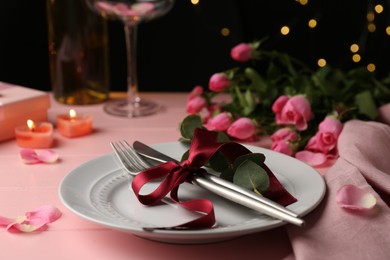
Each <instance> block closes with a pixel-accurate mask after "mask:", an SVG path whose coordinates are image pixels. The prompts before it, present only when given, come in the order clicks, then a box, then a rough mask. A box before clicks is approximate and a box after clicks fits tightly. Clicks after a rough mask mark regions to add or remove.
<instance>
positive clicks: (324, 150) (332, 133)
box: [295, 116, 343, 166]
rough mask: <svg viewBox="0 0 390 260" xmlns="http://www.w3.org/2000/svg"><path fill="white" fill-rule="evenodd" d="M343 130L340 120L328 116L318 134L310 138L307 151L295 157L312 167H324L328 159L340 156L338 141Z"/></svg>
mask: <svg viewBox="0 0 390 260" xmlns="http://www.w3.org/2000/svg"><path fill="white" fill-rule="evenodd" d="M342 129H343V124H342V123H341V122H340V120H338V119H336V118H334V117H331V116H328V117H326V118H325V119H324V120H323V121H322V122H321V123H320V124H319V127H318V132H317V133H316V134H315V136H313V137H312V138H310V140H309V142H308V143H307V145H306V147H305V150H304V151H301V152H299V153H297V154H296V155H295V157H296V158H297V159H299V160H301V161H304V162H306V163H307V164H309V165H311V166H320V165H323V164H324V163H325V162H326V161H327V160H328V159H334V158H336V157H337V156H338V149H337V140H338V138H339V136H340V133H341V131H342Z"/></svg>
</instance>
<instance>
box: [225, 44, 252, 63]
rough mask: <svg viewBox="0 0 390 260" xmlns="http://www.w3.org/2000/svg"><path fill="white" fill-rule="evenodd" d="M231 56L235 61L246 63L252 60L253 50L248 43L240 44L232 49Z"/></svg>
mask: <svg viewBox="0 0 390 260" xmlns="http://www.w3.org/2000/svg"><path fill="white" fill-rule="evenodd" d="M230 56H231V57H232V59H233V60H235V61H239V62H246V61H248V60H250V59H251V58H252V48H251V46H250V45H249V44H248V43H240V44H238V45H236V46H235V47H233V48H232V50H231V52H230Z"/></svg>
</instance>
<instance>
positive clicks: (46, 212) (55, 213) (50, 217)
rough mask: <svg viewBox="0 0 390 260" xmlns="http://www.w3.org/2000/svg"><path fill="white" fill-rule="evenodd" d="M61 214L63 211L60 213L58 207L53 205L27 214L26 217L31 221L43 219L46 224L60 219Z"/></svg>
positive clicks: (41, 207) (44, 206)
mask: <svg viewBox="0 0 390 260" xmlns="http://www.w3.org/2000/svg"><path fill="white" fill-rule="evenodd" d="M61 214H62V213H61V211H59V210H58V209H57V208H56V207H54V206H51V205H43V206H40V207H39V208H37V209H36V210H34V211H29V212H26V217H27V218H28V219H30V220H31V219H42V220H44V221H45V222H46V223H51V222H54V221H56V220H57V219H59V218H60V217H61Z"/></svg>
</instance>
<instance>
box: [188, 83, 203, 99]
mask: <svg viewBox="0 0 390 260" xmlns="http://www.w3.org/2000/svg"><path fill="white" fill-rule="evenodd" d="M202 94H203V87H202V86H195V87H194V88H193V89H192V90H191V92H190V94H189V95H188V100H190V99H192V98H194V97H199V96H201V95H202Z"/></svg>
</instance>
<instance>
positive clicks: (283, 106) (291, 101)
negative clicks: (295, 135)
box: [272, 95, 313, 131]
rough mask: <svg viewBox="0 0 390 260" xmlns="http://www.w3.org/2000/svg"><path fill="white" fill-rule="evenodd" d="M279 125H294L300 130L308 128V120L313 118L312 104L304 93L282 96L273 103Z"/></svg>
mask: <svg viewBox="0 0 390 260" xmlns="http://www.w3.org/2000/svg"><path fill="white" fill-rule="evenodd" d="M272 111H273V112H274V113H275V120H276V123H277V124H278V125H294V126H295V127H296V128H297V129H298V130H301V131H302V130H306V128H307V122H308V121H310V120H311V119H312V118H313V113H312V111H311V106H310V103H309V101H308V100H307V99H306V97H304V96H302V95H297V96H293V97H291V98H288V97H287V96H280V97H279V98H278V99H276V101H275V102H274V104H273V105H272Z"/></svg>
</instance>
